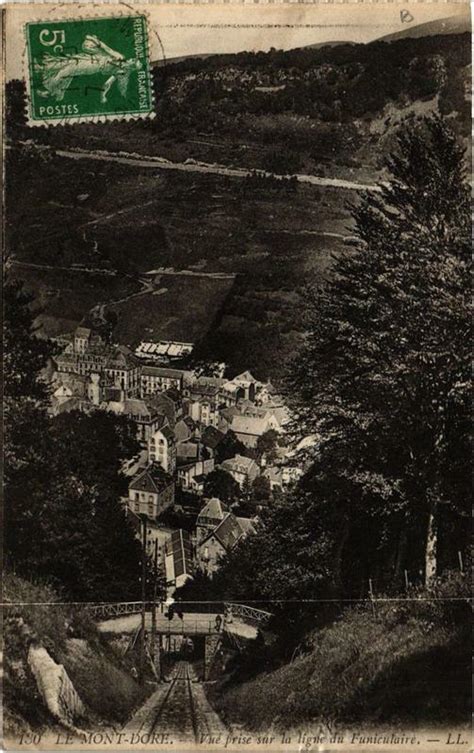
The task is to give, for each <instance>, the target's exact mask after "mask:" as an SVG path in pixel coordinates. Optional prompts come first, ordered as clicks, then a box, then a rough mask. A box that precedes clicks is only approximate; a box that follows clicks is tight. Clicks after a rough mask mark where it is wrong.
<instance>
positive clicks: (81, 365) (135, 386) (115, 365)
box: [55, 327, 141, 397]
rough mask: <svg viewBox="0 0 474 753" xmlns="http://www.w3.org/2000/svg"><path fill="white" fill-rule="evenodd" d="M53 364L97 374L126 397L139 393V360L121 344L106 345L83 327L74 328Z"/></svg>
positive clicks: (70, 371)
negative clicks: (72, 333) (70, 337)
mask: <svg viewBox="0 0 474 753" xmlns="http://www.w3.org/2000/svg"><path fill="white" fill-rule="evenodd" d="M55 363H56V370H57V371H58V372H66V373H73V374H82V375H87V374H91V373H96V374H101V375H103V376H104V377H105V378H106V379H107V381H108V382H109V383H110V384H111V385H113V386H115V387H117V388H119V389H121V390H123V391H124V392H125V394H126V395H127V396H128V397H136V396H138V394H139V391H140V370H141V365H140V362H139V360H138V359H137V358H136V357H135V356H134V355H133V353H132V351H131V350H130V349H129V348H127V347H126V346H125V345H119V346H114V347H112V346H110V345H106V344H105V343H104V341H103V340H102V338H101V337H100V336H99V335H97V334H95V333H93V332H92V331H91V330H90V329H88V328H87V327H77V328H76V330H75V332H74V335H73V338H72V340H71V342H70V343H69V344H68V345H67V346H66V348H65V349H64V351H63V352H62V353H61V354H60V355H58V356H56V357H55Z"/></svg>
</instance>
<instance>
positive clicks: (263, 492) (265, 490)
mask: <svg viewBox="0 0 474 753" xmlns="http://www.w3.org/2000/svg"><path fill="white" fill-rule="evenodd" d="M271 498H272V490H271V486H270V481H269V480H268V479H267V478H266V477H265V476H257V477H256V478H255V479H254V481H253V483H252V499H253V501H254V502H255V503H256V504H257V505H267V504H268V503H269V502H270V500H271Z"/></svg>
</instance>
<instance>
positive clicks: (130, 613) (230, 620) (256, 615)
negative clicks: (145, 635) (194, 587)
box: [88, 601, 272, 639]
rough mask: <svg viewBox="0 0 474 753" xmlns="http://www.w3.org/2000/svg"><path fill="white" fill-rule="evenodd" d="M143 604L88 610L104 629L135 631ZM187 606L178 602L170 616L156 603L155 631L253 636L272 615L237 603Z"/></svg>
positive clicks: (148, 609)
mask: <svg viewBox="0 0 474 753" xmlns="http://www.w3.org/2000/svg"><path fill="white" fill-rule="evenodd" d="M142 604H143V602H141V601H127V602H119V603H117V602H115V603H102V604H93V605H90V606H89V608H88V611H89V613H90V615H91V616H92V617H93V619H94V620H95V621H96V622H97V623H98V625H97V626H98V628H99V630H100V631H101V632H104V633H128V632H134V631H135V630H136V629H137V628H138V627H139V625H140V621H141V612H142ZM188 606H189V604H188V605H186V606H185V605H181V604H180V602H175V603H174V604H173V611H172V616H170V613H169V612H168V609H169V607H168V606H167V605H165V604H164V603H163V602H161V603H157V605H156V632H157V633H159V634H162V635H186V636H193V635H204V636H206V635H215V634H216V633H228V634H229V635H231V636H235V637H240V638H246V639H253V638H256V637H257V632H258V629H259V628H261V627H263V626H264V625H265V624H266V623H267V622H268V620H269V619H270V617H271V616H272V615H271V613H270V612H266V611H264V610H262V609H256V608H255V607H251V606H249V605H247V604H237V603H235V602H219V603H216V604H215V605H213V604H206V605H201V608H202V611H188V610H187V607H188ZM151 607H152V604H151V602H146V603H145V629H147V630H148V629H151V623H152V615H151ZM213 607H214V609H213ZM199 608H200V605H199V604H197V603H194V604H193V609H195V610H199ZM204 608H205V609H204ZM181 609H182V610H183V611H181Z"/></svg>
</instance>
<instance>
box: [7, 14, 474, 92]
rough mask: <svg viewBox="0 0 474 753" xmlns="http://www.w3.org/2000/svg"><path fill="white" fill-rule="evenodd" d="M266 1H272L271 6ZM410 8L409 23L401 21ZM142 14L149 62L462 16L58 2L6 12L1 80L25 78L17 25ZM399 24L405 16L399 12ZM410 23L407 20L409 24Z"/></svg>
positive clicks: (363, 35)
mask: <svg viewBox="0 0 474 753" xmlns="http://www.w3.org/2000/svg"><path fill="white" fill-rule="evenodd" d="M270 2H271V0H270ZM405 10H408V11H409V13H410V16H409V18H410V20H409V21H408V22H407V21H402V19H401V15H402V11H405ZM129 11H133V12H134V13H140V12H144V13H145V14H146V15H147V16H148V18H149V28H150V40H151V59H152V60H160V59H162V58H163V54H164V56H165V58H167V59H169V58H174V57H180V56H182V55H196V54H203V53H230V52H241V51H243V50H246V51H258V50H263V51H267V50H269V49H270V48H271V47H275V48H276V49H285V50H288V49H292V48H294V47H303V46H305V45H310V44H317V43H320V42H328V41H351V42H369V41H371V40H373V39H377V38H378V37H381V36H384V35H386V34H391V33H393V32H397V31H401V30H403V29H406V28H407V27H408V26H415V25H417V24H421V23H425V22H427V21H433V20H435V19H441V18H447V17H450V16H454V15H468V14H469V5H468V4H467V3H463V2H457V3H446V2H429V3H420V2H402V3H399V2H388V3H383V2H377V3H375V4H374V3H370V4H369V3H368V2H362V3H361V2H357V0H355V1H354V0H353V2H350V3H341V2H338V3H331V4H328V3H326V2H325V3H320V2H316V3H311V4H303V3H301V2H292V3H291V4H290V3H288V4H286V5H283V4H281V3H278V4H273V3H272V4H263V3H259V4H256V3H255V2H251V0H244V1H243V2H240V3H239V4H234V3H233V2H232V0H231V3H227V4H221V5H216V4H209V3H207V4H205V5H204V4H202V5H196V4H184V3H181V2H180V3H179V4H177V3H176V4H175V3H162V4H160V3H148V4H140V3H133V4H126V3H123V4H121V5H111V4H109V3H106V4H105V3H103V4H100V5H99V4H92V3H90V4H89V3H81V4H80V5H78V4H77V3H75V4H74V5H72V4H71V3H62V4H61V5H58V4H56V5H52V4H43V3H41V4H39V3H38V4H35V5H29V4H21V5H20V4H19V5H9V6H7V21H6V40H7V43H6V77H7V79H10V78H23V66H24V60H25V44H24V32H23V26H24V24H25V23H26V22H27V21H32V20H35V21H36V20H55V19H65V18H71V17H74V16H76V17H77V15H78V12H79V13H80V16H82V17H84V16H86V15H95V16H101V17H103V16H106V15H117V13H120V14H124V13H128V12H129ZM405 18H407V16H406V14H405ZM411 19H413V20H411Z"/></svg>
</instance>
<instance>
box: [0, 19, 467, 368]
mask: <svg viewBox="0 0 474 753" xmlns="http://www.w3.org/2000/svg"><path fill="white" fill-rule="evenodd" d="M469 65H470V37H469V34H467V33H465V34H451V35H438V36H427V37H423V38H420V39H400V40H398V41H394V42H391V43H387V42H374V43H371V44H368V45H360V44H341V45H337V46H332V47H321V48H306V49H298V50H292V51H289V52H282V51H278V50H272V51H270V52H268V53H263V52H259V53H247V52H242V53H240V54H237V55H214V56H210V57H206V58H202V59H198V58H193V59H191V58H189V59H185V60H183V61H181V62H177V63H175V64H169V65H167V66H166V67H165V68H156V69H155V88H156V102H157V105H156V108H157V117H156V118H155V119H154V120H153V121H150V122H137V123H133V125H132V126H130V124H126V123H120V122H116V123H112V124H110V127H108V128H107V129H104V128H103V127H102V126H101V125H100V124H99V125H93V124H78V125H71V126H65V127H61V128H55V129H45V128H28V127H26V126H25V125H24V122H23V110H24V101H23V100H24V89H23V85H22V83H21V82H19V81H17V82H10V84H9V87H8V103H7V104H8V115H7V124H8V134H9V138H10V141H11V142H16V143H17V140H21V141H22V142H23V145H22V146H21V148H16V149H10V150H9V153H8V159H7V183H8V196H9V205H8V206H7V231H8V244H9V247H10V250H11V254H12V255H13V256H14V259H15V260H21V261H22V262H23V263H24V264H30V265H31V264H35V265H36V264H41V265H44V269H45V271H44V273H43V272H41V275H39V274H38V269H37V267H26V266H22V267H19V266H14V267H12V270H11V274H14V275H15V276H17V277H21V278H22V279H25V280H26V281H27V283H28V285H29V286H31V287H34V288H35V292H38V294H39V298H40V302H41V307H42V309H41V311H42V319H41V324H42V326H43V327H44V330H45V331H46V333H48V334H57V333H58V331H61V330H67V329H71V328H72V327H73V326H74V324H75V323H79V321H81V320H82V318H84V317H85V318H87V317H88V315H89V312H90V311H91V309H94V307H95V306H99V305H103V306H104V307H105V309H107V308H108V307H109V308H111V309H114V311H113V312H111V313H112V315H113V314H114V312H116V313H118V315H119V317H120V315H121V314H122V321H121V322H120V321H119V324H118V329H117V331H118V333H119V335H120V338H121V339H122V340H123V341H124V342H126V343H127V344H134V342H135V340H136V339H137V338H138V339H140V338H141V336H142V335H143V334H145V332H144V331H143V330H142V327H141V317H140V316H139V314H138V312H139V311H140V310H141V309H140V306H137V307H134V306H133V300H132V304H130V305H129V304H128V302H127V301H128V296H130V295H133V294H135V293H136V292H139V291H142V292H143V291H144V290H145V288H144V284H143V281H142V280H141V275H142V274H143V272H146V271H149V270H151V269H157V268H160V267H170V268H172V269H174V270H183V269H188V270H194V271H198V272H199V273H203V274H206V273H214V272H225V273H226V274H229V273H230V274H235V275H237V277H236V282H235V284H234V285H233V287H232V289H231V290H228V291H227V292H226V291H223V290H222V285H218V284H217V283H211V282H206V284H202V285H200V286H199V290H197V287H196V291H197V292H196V295H197V294H199V301H198V302H197V311H196V314H195V315H194V314H193V317H194V319H195V320H194V323H193V328H192V329H193V337H194V338H195V341H196V344H197V348H198V350H197V354H198V356H199V357H203V358H204V357H205V358H210V359H211V360H219V361H226V362H227V363H228V364H229V373H230V374H232V375H233V374H236V373H238V372H239V371H242V369H244V368H250V369H252V371H254V372H255V374H256V376H258V377H259V378H262V379H265V378H266V377H269V376H270V377H271V378H273V379H278V378H279V377H280V376H281V374H282V372H283V364H284V361H285V358H286V357H287V356H288V355H291V354H292V353H293V352H294V350H295V348H296V347H297V345H298V342H299V340H300V337H301V326H302V324H301V317H300V315H299V312H298V305H299V301H300V294H301V289H302V288H303V287H304V286H305V284H306V283H308V282H311V281H314V280H320V279H323V278H324V277H325V275H326V274H327V272H328V269H329V267H330V264H331V258H332V255H333V254H337V253H340V251H341V250H342V249H343V248H344V247H345V246H346V244H347V243H350V236H351V228H350V218H349V213H348V211H347V202H348V201H357V195H358V194H357V192H356V191H350V192H349V191H347V190H345V189H343V188H338V187H330V188H329V187H325V188H318V187H316V186H310V185H302V184H298V185H296V184H294V183H292V182H290V181H288V180H286V181H278V180H275V179H272V178H268V179H264V178H260V177H258V176H252V175H250V176H248V177H246V178H232V177H226V176H225V175H210V174H204V173H202V172H199V170H198V168H199V163H200V162H204V163H207V164H209V163H210V164H214V165H215V164H218V165H222V166H235V167H239V168H247V169H249V170H251V171H252V170H255V169H265V170H267V171H269V172H270V173H273V174H277V175H281V174H283V175H286V174H291V173H306V174H309V175H314V176H320V177H327V178H331V179H338V178H342V179H344V180H349V181H354V182H358V183H360V185H361V186H364V185H366V184H367V183H370V184H373V183H374V182H376V181H377V180H379V179H380V178H382V177H383V176H382V174H381V167H380V165H381V162H382V159H383V157H384V155H385V154H386V153H387V152H388V151H390V150H391V148H392V146H393V143H394V137H395V134H396V132H397V128H398V126H399V124H400V121H401V120H402V119H403V118H413V117H416V116H417V115H420V114H427V113H429V112H431V111H433V110H438V111H440V112H442V113H444V114H446V115H447V116H448V117H449V119H450V121H451V122H452V123H453V125H454V126H455V127H456V130H457V131H458V133H459V134H460V136H461V137H462V138H463V139H464V140H465V142H466V143H467V136H468V133H469V122H470V103H469V101H468V94H469V92H468V83H469ZM25 142H26V143H25ZM41 144H44V145H49V146H50V147H51V148H52V149H53V152H52V153H51V152H38V151H37V148H36V147H37V146H38V145H41ZM61 147H62V148H67V149H70V148H71V147H81V148H85V149H89V150H99V149H100V150H106V151H107V152H109V153H112V154H113V155H115V156H117V153H118V152H120V151H124V152H127V153H128V154H130V153H132V154H135V155H150V156H159V157H164V158H166V159H167V160H171V161H172V162H175V163H180V165H181V167H183V168H186V170H183V169H182V170H180V171H173V170H160V169H156V170H155V169H150V168H149V167H148V169H145V168H144V167H140V166H139V165H135V166H130V165H125V164H118V163H116V162H113V161H110V160H109V161H107V160H108V158H107V156H105V158H104V160H103V161H101V162H96V161H94V160H92V159H91V160H87V159H82V160H78V159H65V158H64V156H58V155H54V149H58V148H61ZM193 165H196V169H195V170H193ZM152 167H153V166H152ZM32 197H34V202H32ZM32 204H33V208H32ZM32 212H33V213H34V214H33V215H32ZM25 216H28V217H29V218H30V219H31V221H30V220H29V222H28V223H25V222H23V221H22V220H23V218H24V217H25ZM72 265H74V266H76V267H82V268H84V270H83V271H82V272H81V271H78V269H77V268H76V270H75V271H74V272H73V273H71V272H70V271H68V270H69V269H70V267H71V266H72ZM50 267H54V270H53V271H51V274H49V273H48V269H50ZM61 267H64V268H65V269H64V270H61V269H60V268H61ZM55 270H57V271H55ZM87 270H88V271H87ZM94 270H98V272H99V273H100V272H101V270H103V271H104V272H106V273H107V274H108V276H107V277H104V275H103V274H101V275H100V276H99V277H98V276H94V274H95V272H94ZM38 280H40V282H38ZM75 281H77V282H75ZM104 283H105V284H104ZM181 283H182V281H181V280H178V281H177V282H176V284H173V285H171V284H170V285H169V286H167V285H164V284H161V283H159V284H158V288H157V291H161V292H160V293H159V295H161V296H163V297H162V298H161V300H159V299H158V298H156V297H155V298H153V299H149V300H152V301H153V308H154V310H155V311H156V312H157V314H156V316H155V317H154V321H152V322H147V323H146V327H148V328H149V330H150V332H155V333H158V334H159V333H160V332H161V335H162V336H163V337H165V336H166V337H169V336H172V337H178V338H181V337H182V336H183V335H182V326H181V327H180V326H179V321H184V320H185V319H186V316H187V311H188V300H189V296H188V295H187V293H186V289H187V288H186V285H184V284H181ZM165 288H166V291H167V292H164V289H165ZM98 290H100V293H99V292H96V291H98ZM71 291H73V294H72V295H71ZM82 291H83V295H82ZM200 291H203V294H202V296H201V292H200ZM124 299H126V301H125V303H124V302H123V301H124ZM138 301H139V302H140V299H138ZM144 301H145V299H143V301H142V302H144ZM135 311H136V312H137V315H136V316H135V315H134V312H135ZM58 312H60V317H59V318H60V321H59V322H58V323H55V321H53V320H54V319H55V317H56V319H57V317H58ZM130 312H131V313H132V318H133V317H134V316H135V319H134V320H133V321H123V317H124V316H125V315H127V316H128V314H129V313H130ZM162 314H163V316H162ZM160 317H161V318H160ZM158 319H159V321H158ZM155 320H156V321H155ZM161 322H163V327H162V331H161V330H160V326H161V324H160V323H161ZM186 329H187V326H186ZM132 341H133V342H132Z"/></svg>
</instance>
